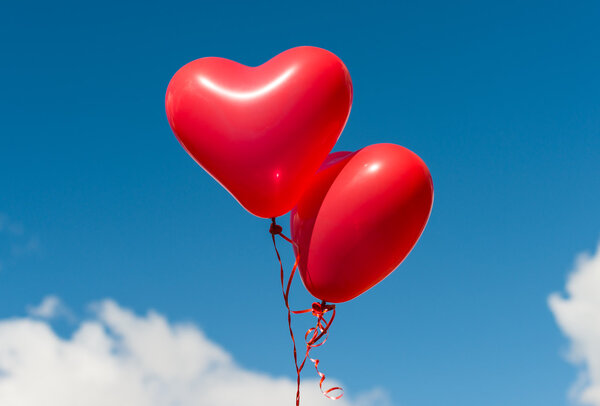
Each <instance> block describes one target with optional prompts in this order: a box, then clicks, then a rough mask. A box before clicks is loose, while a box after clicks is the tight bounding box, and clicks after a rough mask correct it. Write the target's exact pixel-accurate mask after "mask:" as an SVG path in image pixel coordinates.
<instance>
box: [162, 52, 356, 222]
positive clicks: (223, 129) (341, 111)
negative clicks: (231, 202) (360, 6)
mask: <svg viewBox="0 0 600 406" xmlns="http://www.w3.org/2000/svg"><path fill="white" fill-rule="evenodd" d="M351 105H352V82H351V80H350V74H349V73H348V70H347V69H346V66H345V65H344V63H343V62H342V61H341V60H340V59H339V58H338V57H337V56H335V55H334V54H332V53H331V52H329V51H326V50H324V49H321V48H315V47H298V48H292V49H289V50H287V51H285V52H283V53H281V54H279V55H277V56H276V57H274V58H273V59H271V60H270V61H268V62H266V63H264V64H263V65H260V66H257V67H249V66H245V65H241V64H239V63H237V62H233V61H230V60H228V59H223V58H213V57H211V58H201V59H197V60H195V61H193V62H190V63H188V64H187V65H185V66H183V67H182V68H181V69H180V70H179V71H177V73H175V75H174V76H173V78H172V79H171V82H170V83H169V86H168V88H167V95H166V111H167V118H168V119H169V124H170V125H171V128H172V130H173V132H174V133H175V135H176V137H177V139H178V140H179V142H180V143H181V144H182V145H183V147H184V148H185V150H186V151H187V152H188V153H189V154H190V155H191V156H192V158H194V159H195V160H196V162H197V163H198V164H199V165H200V166H202V167H203V168H204V169H205V170H206V171H207V172H208V173H209V174H210V175H212V176H213V177H214V178H215V179H216V180H217V181H218V182H219V183H220V184H221V185H222V186H223V187H225V189H227V190H228V191H229V192H230V193H231V194H232V195H233V197H234V198H235V199H237V201H238V202H239V203H240V204H241V205H242V206H243V207H244V208H245V209H246V210H248V211H249V212H250V213H252V214H254V215H256V216H258V217H265V218H269V217H277V216H280V215H282V214H285V213H287V212H288V211H290V210H291V209H292V207H294V205H295V204H296V203H297V202H298V200H299V198H300V196H301V194H302V192H303V191H304V189H305V187H306V186H307V184H308V182H309V181H310V178H311V177H312V176H313V175H314V173H315V172H316V171H317V169H318V168H319V165H320V164H321V163H322V162H323V160H324V159H325V157H326V156H327V154H328V153H329V151H331V148H333V146H334V144H335V142H336V141H337V139H338V138H339V136H340V134H341V132H342V129H343V128H344V125H345V124H346V120H347V119H348V115H349V113H350V107H351Z"/></svg>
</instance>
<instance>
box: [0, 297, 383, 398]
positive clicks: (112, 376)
mask: <svg viewBox="0 0 600 406" xmlns="http://www.w3.org/2000/svg"><path fill="white" fill-rule="evenodd" d="M51 298H52V297H50V299H49V298H46V300H44V302H42V305H40V306H38V307H37V308H34V309H36V310H37V311H38V313H41V314H45V315H54V312H53V309H54V308H56V302H55V300H54V299H51ZM53 303H54V304H53ZM58 304H59V305H60V301H58ZM93 309H94V313H93V316H92V317H91V318H90V319H89V320H85V321H83V322H81V323H80V324H79V325H78V326H77V329H76V331H75V332H74V333H73V335H72V336H71V337H70V338H68V339H64V338H61V337H59V336H58V335H57V334H56V333H55V332H54V331H53V330H52V327H51V326H50V325H49V324H48V322H47V321H45V320H40V319H35V318H30V317H26V318H20V319H6V320H0V405H3V406H4V405H6V406H40V405H44V406H121V405H122V406H242V405H243V406H251V405H257V406H258V405H260V406H271V405H272V406H275V405H277V406H281V405H293V404H294V396H295V390H296V387H295V382H294V381H292V380H291V379H289V378H284V377H272V376H270V375H267V374H265V373H260V372H256V371H250V370H247V369H244V368H242V367H240V366H239V365H237V364H236V363H235V362H234V360H233V359H232V357H231V355H230V354H229V353H227V352H226V351H225V350H224V349H223V348H221V347H220V346H219V345H218V344H216V343H214V342H212V341H210V340H209V339H208V338H207V337H206V336H205V335H204V334H203V333H202V331H200V330H199V329H198V328H197V327H196V326H194V325H193V324H171V323H169V321H168V320H166V319H165V318H164V317H163V316H161V315H160V314H158V313H156V312H153V311H150V312H148V314H147V315H146V316H138V315H136V314H134V313H132V312H131V311H129V310H127V309H123V308H122V307H120V306H119V305H118V304H117V303H115V302H114V301H111V300H105V301H103V302H101V303H98V304H96V305H95V306H93ZM288 361H289V360H288ZM332 381H333V380H329V379H328V382H329V383H330V384H333V383H334V382H332ZM301 404H302V405H329V406H379V405H389V401H388V398H387V396H386V395H385V393H383V392H381V391H380V390H373V391H371V392H368V393H364V394H362V395H361V396H359V397H357V398H355V399H354V400H352V399H350V398H347V397H344V398H342V399H340V400H338V401H335V402H334V401H331V400H328V399H325V398H323V396H322V395H321V394H320V392H319V391H318V388H317V382H316V381H315V380H306V381H305V382H304V383H303V388H302V402H301Z"/></svg>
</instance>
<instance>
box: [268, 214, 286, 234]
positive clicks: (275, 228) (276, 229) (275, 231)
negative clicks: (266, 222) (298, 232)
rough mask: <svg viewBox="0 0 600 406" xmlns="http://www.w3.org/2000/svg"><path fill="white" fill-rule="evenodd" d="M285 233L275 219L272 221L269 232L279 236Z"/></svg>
mask: <svg viewBox="0 0 600 406" xmlns="http://www.w3.org/2000/svg"><path fill="white" fill-rule="evenodd" d="M282 231H283V227H281V226H280V225H279V224H277V223H275V218H272V219H271V228H269V232H270V233H271V234H273V235H278V234H281V232H282Z"/></svg>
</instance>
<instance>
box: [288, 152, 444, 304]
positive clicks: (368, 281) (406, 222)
mask: <svg viewBox="0 0 600 406" xmlns="http://www.w3.org/2000/svg"><path fill="white" fill-rule="evenodd" d="M432 203H433V182H432V180H431V175H430V173H429V170H428V169H427V166H425V163H424V162H423V161H422V160H421V158H419V157H418V156H417V155H416V154H415V153H413V152H411V151H410V150H408V149H406V148H404V147H401V146H398V145H394V144H376V145H371V146H368V147H365V148H363V149H361V150H359V151H357V152H354V153H351V152H337V153H334V154H331V155H329V157H328V158H327V160H326V161H325V162H324V163H323V165H322V167H321V169H320V170H319V172H318V173H317V174H316V175H315V176H314V178H313V181H312V183H311V185H310V186H309V187H308V189H307V190H306V191H305V193H304V195H303V196H302V199H301V200H300V202H299V203H298V206H297V207H296V208H294V210H293V211H292V215H291V232H292V238H293V239H294V241H295V242H296V244H297V246H298V250H299V251H298V250H297V252H296V253H297V254H298V255H299V259H300V261H299V269H300V275H301V277H302V281H303V282H304V285H305V286H306V288H307V289H308V291H309V292H310V293H311V294H312V295H313V296H315V297H317V298H319V299H321V300H325V301H327V302H332V303H339V302H345V301H347V300H350V299H353V298H355V297H356V296H358V295H360V294H361V293H363V292H365V291H367V290H368V289H370V288H371V287H373V286H374V285H376V284H377V283H379V282H380V281H381V280H382V279H384V278H385V277H386V276H388V275H389V274H390V273H391V272H392V271H393V270H394V269H395V268H396V267H397V266H398V265H400V263H401V262H402V261H403V260H404V258H406V256H407V255H408V253H409V252H410V251H411V250H412V248H413V247H414V245H415V243H416V242H417V240H418V239H419V237H420V235H421V233H422V232H423V229H424V228H425V224H426V223H427V220H428V218H429V214H430V212H431V206H432Z"/></svg>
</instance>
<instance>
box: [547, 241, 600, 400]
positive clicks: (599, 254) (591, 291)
mask: <svg viewBox="0 0 600 406" xmlns="http://www.w3.org/2000/svg"><path fill="white" fill-rule="evenodd" d="M566 293H567V295H566V297H563V296H561V295H560V294H558V293H553V294H552V295H550V297H549V298H548V303H549V305H550V309H551V310H552V312H553V313H554V317H555V318H556V321H557V323H558V325H559V326H560V328H561V329H562V331H563V333H564V334H565V335H566V336H567V337H568V338H569V339H570V350H569V354H568V359H569V361H570V362H572V363H573V364H575V365H578V366H579V367H580V372H579V377H578V378H577V380H576V382H575V383H574V384H573V386H572V388H571V391H570V394H571V396H572V397H573V398H574V399H575V400H576V401H579V402H581V403H584V404H589V405H594V406H600V245H599V246H598V250H597V251H596V253H595V255H589V254H581V255H580V256H579V257H578V258H577V261H576V266H575V269H574V270H573V271H572V272H571V274H570V275H569V279H568V281H567V285H566Z"/></svg>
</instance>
